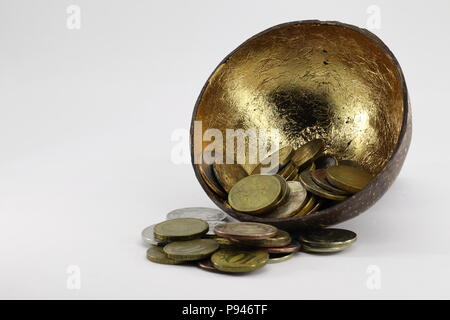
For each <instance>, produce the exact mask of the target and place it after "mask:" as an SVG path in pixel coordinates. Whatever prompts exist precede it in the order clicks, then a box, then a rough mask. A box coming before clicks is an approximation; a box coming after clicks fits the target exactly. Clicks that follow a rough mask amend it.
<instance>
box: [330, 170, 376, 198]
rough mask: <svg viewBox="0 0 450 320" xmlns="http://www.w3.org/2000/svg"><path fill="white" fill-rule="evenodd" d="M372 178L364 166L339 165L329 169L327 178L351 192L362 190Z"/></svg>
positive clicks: (333, 183)
mask: <svg viewBox="0 0 450 320" xmlns="http://www.w3.org/2000/svg"><path fill="white" fill-rule="evenodd" d="M372 178H373V177H372V175H371V174H370V173H368V172H367V171H365V170H364V169H362V168H357V167H350V166H344V165H339V166H334V167H329V168H328V169H327V180H328V181H329V182H330V183H331V184H332V185H333V186H335V187H336V188H339V189H342V190H345V191H348V192H350V193H356V192H358V191H360V190H362V189H363V188H364V187H365V186H366V185H367V184H368V183H369V182H370V180H372Z"/></svg>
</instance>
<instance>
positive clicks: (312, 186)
mask: <svg viewBox="0 0 450 320" xmlns="http://www.w3.org/2000/svg"><path fill="white" fill-rule="evenodd" d="M327 170H328V169H327ZM300 181H301V182H302V183H303V186H304V187H305V189H306V190H308V191H309V192H311V193H313V194H315V195H317V196H319V197H321V198H325V199H330V200H338V201H340V200H345V199H347V197H346V196H344V195H339V194H334V193H332V192H331V191H328V190H325V189H324V188H322V187H320V186H319V185H317V183H315V182H314V181H313V179H312V177H311V171H303V172H302V173H300Z"/></svg>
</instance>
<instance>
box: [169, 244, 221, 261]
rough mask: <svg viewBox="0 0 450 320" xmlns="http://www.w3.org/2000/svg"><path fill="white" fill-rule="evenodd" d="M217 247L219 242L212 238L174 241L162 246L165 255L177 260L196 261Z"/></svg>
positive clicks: (207, 255)
mask: <svg viewBox="0 0 450 320" xmlns="http://www.w3.org/2000/svg"><path fill="white" fill-rule="evenodd" d="M217 249H219V244H218V243H217V242H216V241H215V240H213V239H196V240H190V241H175V242H171V243H169V244H167V245H165V246H164V248H163V251H164V252H165V254H167V257H168V258H170V259H173V260H178V261H197V260H202V259H205V258H207V257H209V256H210V255H211V254H212V253H213V252H214V251H216V250H217Z"/></svg>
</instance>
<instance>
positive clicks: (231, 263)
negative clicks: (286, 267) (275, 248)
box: [211, 248, 269, 272]
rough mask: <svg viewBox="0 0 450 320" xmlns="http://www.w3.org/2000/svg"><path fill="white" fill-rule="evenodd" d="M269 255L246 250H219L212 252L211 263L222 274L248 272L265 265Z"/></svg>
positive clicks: (258, 251) (260, 251) (264, 251)
mask: <svg viewBox="0 0 450 320" xmlns="http://www.w3.org/2000/svg"><path fill="white" fill-rule="evenodd" d="M268 260H269V254H268V253H267V251H266V250H262V249H259V250H246V249H237V248H227V249H220V250H219V251H216V252H214V254H213V255H212V257H211V262H212V264H213V265H214V267H215V268H216V269H218V270H220V271H223V272H250V271H254V270H257V269H259V268H261V267H263V266H265V265H266V263H267V261H268Z"/></svg>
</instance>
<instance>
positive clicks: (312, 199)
mask: <svg viewBox="0 0 450 320" xmlns="http://www.w3.org/2000/svg"><path fill="white" fill-rule="evenodd" d="M316 202H317V198H316V197H315V196H314V195H310V196H309V197H308V198H307V200H306V203H305V205H304V206H303V207H302V208H301V209H300V210H299V211H298V212H297V213H296V214H294V217H303V216H305V215H307V214H308V213H309V212H310V211H311V210H312V209H313V208H314V206H315V204H316Z"/></svg>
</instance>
